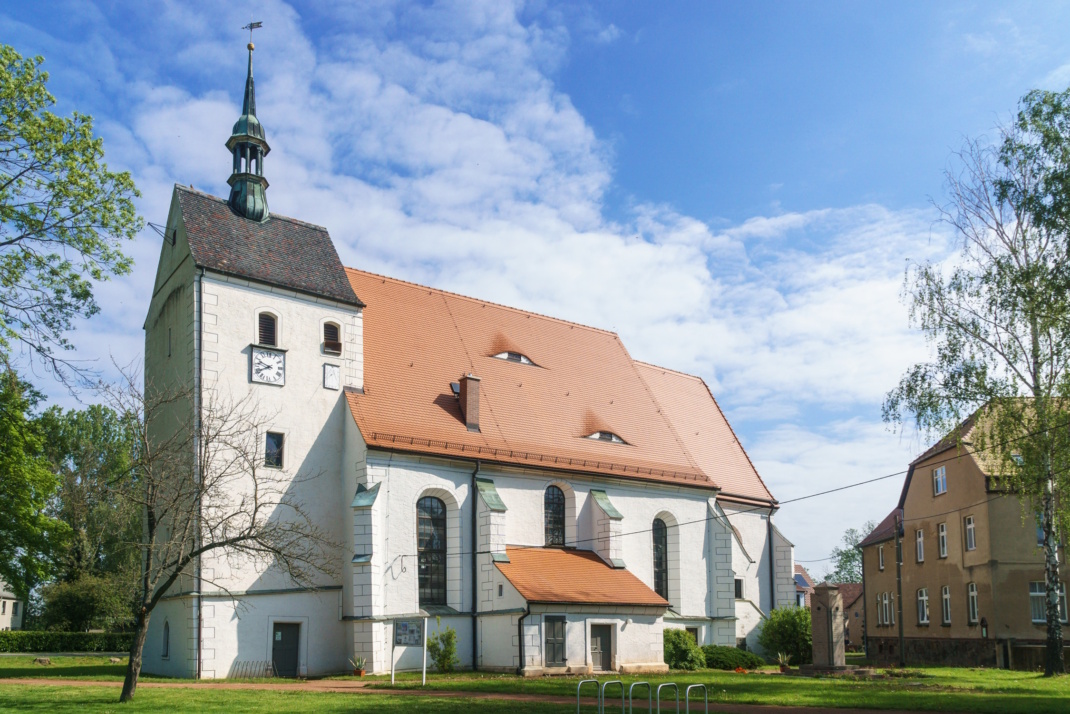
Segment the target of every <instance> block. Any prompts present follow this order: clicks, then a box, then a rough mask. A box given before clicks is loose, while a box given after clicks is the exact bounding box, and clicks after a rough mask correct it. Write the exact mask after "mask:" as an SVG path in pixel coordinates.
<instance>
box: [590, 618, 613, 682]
mask: <svg viewBox="0 0 1070 714" xmlns="http://www.w3.org/2000/svg"><path fill="white" fill-rule="evenodd" d="M612 655H613V626H612V625H591V663H592V665H593V666H594V669H595V671H596V672H608V671H609V670H611V669H613V657H612Z"/></svg>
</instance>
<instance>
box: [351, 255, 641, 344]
mask: <svg viewBox="0 0 1070 714" xmlns="http://www.w3.org/2000/svg"><path fill="white" fill-rule="evenodd" d="M346 272H347V273H349V272H353V273H360V274H362V275H367V276H370V277H373V278H382V279H383V280H384V281H386V280H389V281H390V282H392V283H397V284H399V285H406V286H409V287H414V288H421V289H423V290H431V291H433V292H436V293H438V294H440V295H449V296H450V297H455V298H460V299H462V300H468V301H470V302H474V303H479V304H481V305H491V306H492V307H500V308H502V309H503V310H511V311H512V312H518V313H520V314H522V315H532V316H534V317H541V318H543V319H544V320H550V321H552V322H557V323H560V324H562V325H569V326H571V327H580V328H582V329H584V330H590V331H591V332H599V333H601V334H603V335H609V336H611V337H613V338H615V339H616V340H617V342H620V336H619V335H618V334H617V333H616V332H613V331H612V330H604V329H602V328H601V327H593V326H592V325H584V324H583V323H582V322H573V321H571V320H563V319H561V318H560V317H554V316H552V315H544V314H543V313H541V312H534V311H532V310H523V309H521V308H519V307H513V306H511V305H504V304H502V303H500V302H494V301H493V300H484V299H483V298H477V297H472V296H471V295H462V294H460V293H455V292H453V291H451V290H443V289H442V288H436V287H432V286H431V285H422V284H420V283H414V282H412V281H411V280H402V279H401V278H394V277H391V276H389V275H383V274H382V273H373V272H372V271H370V270H361V269H360V268H350V267H346ZM622 345H623V343H622ZM629 359H631V356H630V355H629Z"/></svg>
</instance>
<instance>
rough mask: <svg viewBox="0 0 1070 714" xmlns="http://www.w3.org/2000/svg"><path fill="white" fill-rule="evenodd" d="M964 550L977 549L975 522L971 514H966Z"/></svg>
mask: <svg viewBox="0 0 1070 714" xmlns="http://www.w3.org/2000/svg"><path fill="white" fill-rule="evenodd" d="M965 523H966V550H977V523H976V522H975V521H974V520H973V516H966V518H965Z"/></svg>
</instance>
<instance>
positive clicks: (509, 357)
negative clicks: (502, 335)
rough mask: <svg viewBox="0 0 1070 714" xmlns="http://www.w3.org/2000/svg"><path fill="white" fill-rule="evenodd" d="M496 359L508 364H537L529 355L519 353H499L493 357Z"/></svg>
mask: <svg viewBox="0 0 1070 714" xmlns="http://www.w3.org/2000/svg"><path fill="white" fill-rule="evenodd" d="M493 357H494V359H503V360H505V361H506V362H519V363H520V364H535V363H534V362H532V361H531V360H530V359H528V356H527V355H524V354H520V353H519V352H499V353H498V354H496V355H493Z"/></svg>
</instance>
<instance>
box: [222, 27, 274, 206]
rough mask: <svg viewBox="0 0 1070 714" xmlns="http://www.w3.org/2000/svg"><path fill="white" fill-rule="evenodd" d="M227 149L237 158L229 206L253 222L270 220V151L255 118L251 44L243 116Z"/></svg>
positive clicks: (233, 170)
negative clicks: (266, 172)
mask: <svg viewBox="0 0 1070 714" xmlns="http://www.w3.org/2000/svg"><path fill="white" fill-rule="evenodd" d="M227 148H228V149H230V152H231V153H232V154H233V155H234V166H233V169H232V171H231V174H230V178H229V179H227V183H229V184H230V199H229V200H228V201H227V203H229V204H230V207H231V209H232V210H233V211H234V212H235V213H237V214H238V215H240V216H244V217H245V218H248V219H250V220H253V221H265V220H267V218H268V206H267V197H266V196H265V195H264V192H265V191H266V190H267V187H268V182H267V179H265V178H264V157H265V156H267V154H268V152H269V151H271V147H270V146H268V143H267V139H266V138H265V136H264V127H263V125H261V123H260V120H259V119H257V118H256V91H255V88H254V86H253V43H252V42H250V43H249V75H248V76H247V77H246V78H245V98H244V100H243V101H242V113H241V116H240V117H238V121H236V122H235V123H234V129H233V130H232V131H231V133H230V138H229V139H227Z"/></svg>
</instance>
